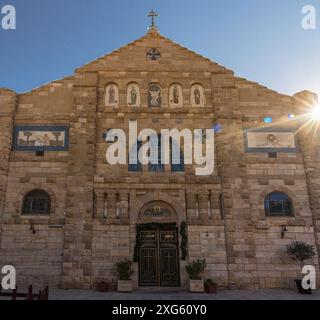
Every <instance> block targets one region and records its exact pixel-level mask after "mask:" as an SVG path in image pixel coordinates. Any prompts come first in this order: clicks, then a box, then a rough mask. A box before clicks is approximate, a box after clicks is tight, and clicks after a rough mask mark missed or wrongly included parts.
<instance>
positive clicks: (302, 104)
mask: <svg viewBox="0 0 320 320" xmlns="http://www.w3.org/2000/svg"><path fill="white" fill-rule="evenodd" d="M293 97H294V101H295V107H296V110H297V113H298V114H305V113H306V112H310V107H312V106H314V105H315V104H316V103H317V102H318V97H317V95H316V94H315V93H312V92H309V91H302V92H299V93H297V94H295V95H294V96H293ZM305 121H308V119H306V120H305ZM302 125H303V124H302ZM315 128H316V126H315V125H314V124H310V126H305V127H304V128H303V130H301V131H300V132H299V138H300V148H301V150H302V152H303V161H304V167H305V172H306V178H307V187H308V194H309V202H310V209H311V214H312V219H313V228H314V235H315V241H316V246H317V252H318V258H319V264H320V139H319V129H318V131H315V130H316V129H315ZM318 281H320V280H318Z"/></svg>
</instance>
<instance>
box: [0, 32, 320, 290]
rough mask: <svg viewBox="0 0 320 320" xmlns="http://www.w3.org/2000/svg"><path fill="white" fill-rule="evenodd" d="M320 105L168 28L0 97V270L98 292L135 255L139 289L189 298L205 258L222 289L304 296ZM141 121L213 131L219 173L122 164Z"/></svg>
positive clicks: (318, 239) (315, 199)
mask: <svg viewBox="0 0 320 320" xmlns="http://www.w3.org/2000/svg"><path fill="white" fill-rule="evenodd" d="M316 99H317V97H316V95H315V94H313V93H311V92H309V91H303V92H300V93H297V94H296V95H294V96H287V95H283V94H279V93H277V92H275V91H272V90H270V89H268V88H266V87H264V86H261V85H260V84H258V83H255V82H252V81H248V80H246V79H243V78H239V77H237V76H236V75H235V74H234V73H233V72H232V71H231V70H229V69H227V68H225V67H223V66H221V65H218V64H217V63H214V62H212V61H210V60H209V59H207V58H204V57H202V56H200V55H198V54H196V53H195V52H192V51H190V50H188V49H186V48H183V47H182V46H180V45H178V44H177V43H175V42H173V41H171V40H169V39H167V38H166V37H164V36H162V35H161V34H160V33H159V32H158V31H157V29H156V28H155V27H151V28H150V29H149V31H148V33H147V34H146V35H145V36H143V37H142V38H140V39H138V40H136V41H134V42H132V43H130V44H128V45H126V46H124V47H122V48H120V49H119V50H116V51H114V52H112V53H111V54H108V55H106V56H104V57H101V58H99V59H97V60H96V61H93V62H91V63H89V64H87V65H85V66H83V67H81V68H78V69H77V70H75V72H74V74H73V75H72V76H70V77H67V78H64V79H61V80H57V81H54V82H52V83H49V84H47V85H44V86H42V87H40V88H38V89H35V90H32V91H30V92H27V93H22V94H17V93H15V92H13V91H12V90H9V89H0V132H1V134H0V153H1V158H0V219H1V220H0V223H1V229H0V232H1V233H0V266H1V265H7V264H12V265H14V266H15V267H16V269H17V276H18V278H17V283H18V285H19V286H23V285H29V284H33V285H40V286H43V285H49V286H51V287H63V288H85V289H89V288H93V287H94V285H95V284H96V283H99V282H103V281H104V282H108V283H115V281H116V274H115V271H114V267H113V265H114V263H115V262H117V261H119V260H123V259H126V258H128V259H131V260H133V261H134V263H133V267H134V271H135V272H134V274H133V280H134V286H135V288H137V287H142V286H144V287H148V286H150V287H157V286H161V287H169V286H177V287H185V286H186V285H187V274H186V271H185V266H186V264H188V263H189V262H192V261H194V260H197V259H206V263H207V267H206V271H205V277H206V278H213V279H215V280H216V281H217V283H218V284H219V286H221V287H225V288H226V287H229V288H276V287H291V286H292V285H293V279H294V278H296V277H297V276H298V275H299V274H300V269H299V264H297V263H296V262H295V261H293V260H291V259H290V258H289V257H288V256H287V254H286V245H287V244H289V243H291V242H292V241H294V240H298V241H304V242H307V243H309V244H311V245H313V246H315V248H316V249H317V252H318V253H319V250H320V202H319V199H320V163H319V159H320V143H319V140H318V139H316V138H315V137H314V134H313V131H312V130H310V127H311V129H312V128H313V125H312V123H311V125H310V126H307V125H303V124H304V123H306V122H308V121H309V120H308V119H307V117H306V116H304V115H305V114H306V113H308V108H309V106H310V104H312V103H313V101H315V100H316ZM288 115H289V116H288ZM129 121H136V122H137V124H138V130H142V129H144V128H152V129H154V130H155V131H157V132H160V130H161V129H162V128H168V129H172V128H176V129H178V130H182V129H184V128H188V129H190V130H194V129H208V128H214V131H215V144H214V154H215V167H214V172H213V173H212V174H211V175H208V176H198V175H196V174H195V166H194V165H189V164H184V163H180V164H179V165H176V164H165V165H163V164H161V163H160V162H159V164H158V165H142V164H141V163H137V164H133V165H132V164H119V165H111V164H109V163H108V162H107V161H106V150H107V147H108V145H109V144H108V142H107V141H106V136H107V134H108V131H109V130H110V129H113V128H117V129H122V130H124V132H128V123H129ZM303 121H304V122H303ZM268 122H269V123H268ZM204 139H205V138H204ZM127 148H128V146H127ZM127 151H128V150H127ZM159 161H160V160H159ZM309 263H310V264H312V265H314V266H315V267H316V270H319V268H318V265H319V260H318V255H317V256H316V257H315V258H314V259H313V261H310V262H309Z"/></svg>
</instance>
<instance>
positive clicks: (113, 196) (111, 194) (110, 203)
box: [107, 190, 118, 222]
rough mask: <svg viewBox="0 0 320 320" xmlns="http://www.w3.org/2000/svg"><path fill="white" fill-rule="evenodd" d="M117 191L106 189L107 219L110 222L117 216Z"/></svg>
mask: <svg viewBox="0 0 320 320" xmlns="http://www.w3.org/2000/svg"><path fill="white" fill-rule="evenodd" d="M117 197H118V194H117V191H113V190H108V191H107V210H108V216H107V219H108V220H109V221H110V222H111V221H113V220H116V219H118V218H117Z"/></svg>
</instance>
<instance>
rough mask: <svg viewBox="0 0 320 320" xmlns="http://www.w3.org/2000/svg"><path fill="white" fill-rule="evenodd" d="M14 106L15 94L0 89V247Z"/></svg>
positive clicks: (15, 102) (15, 103) (15, 101)
mask: <svg viewBox="0 0 320 320" xmlns="http://www.w3.org/2000/svg"><path fill="white" fill-rule="evenodd" d="M16 105H17V94H16V93H15V92H13V91H11V90H8V89H0V245H1V238H2V228H3V226H2V224H3V219H4V216H3V215H4V206H5V199H6V191H7V181H8V171H9V158H10V153H11V147H12V132H13V124H14V114H15V111H16Z"/></svg>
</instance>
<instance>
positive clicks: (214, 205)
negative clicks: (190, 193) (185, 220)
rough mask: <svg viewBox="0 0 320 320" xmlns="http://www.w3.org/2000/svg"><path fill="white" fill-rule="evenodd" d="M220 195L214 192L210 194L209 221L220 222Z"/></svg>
mask: <svg viewBox="0 0 320 320" xmlns="http://www.w3.org/2000/svg"><path fill="white" fill-rule="evenodd" d="M220 197H221V194H220V193H218V192H217V191H216V190H211V192H210V203H211V216H210V218H209V219H210V220H221V214H222V213H221V203H220V202H221V199H220Z"/></svg>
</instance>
